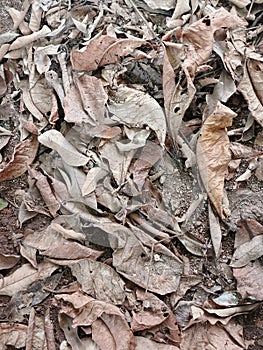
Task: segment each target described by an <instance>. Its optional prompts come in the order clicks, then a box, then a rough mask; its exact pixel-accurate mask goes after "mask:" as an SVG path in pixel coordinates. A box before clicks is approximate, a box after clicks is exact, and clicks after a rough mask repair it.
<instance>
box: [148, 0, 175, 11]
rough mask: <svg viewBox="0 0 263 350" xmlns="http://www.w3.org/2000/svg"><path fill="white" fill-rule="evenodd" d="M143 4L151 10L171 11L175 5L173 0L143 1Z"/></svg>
mask: <svg viewBox="0 0 263 350" xmlns="http://www.w3.org/2000/svg"><path fill="white" fill-rule="evenodd" d="M144 2H146V4H147V5H148V6H149V7H150V8H152V9H162V10H172V9H174V7H175V3H176V1H175V0H144ZM179 2H180V1H179Z"/></svg>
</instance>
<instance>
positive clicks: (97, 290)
mask: <svg viewBox="0 0 263 350" xmlns="http://www.w3.org/2000/svg"><path fill="white" fill-rule="evenodd" d="M70 269H71V272H72V274H73V275H74V276H75V277H76V278H77V281H78V282H79V283H80V285H81V288H82V290H83V292H85V293H87V294H88V295H91V296H92V297H94V298H95V299H97V300H101V301H105V302H107V303H113V304H116V305H118V304H122V303H123V301H124V299H125V289H124V287H125V283H124V281H123V280H122V279H121V277H120V276H119V275H118V274H117V273H116V271H115V270H114V269H113V268H112V267H110V266H108V265H106V264H102V263H100V262H98V261H92V260H83V261H80V262H78V263H76V264H74V265H71V266H70Z"/></svg>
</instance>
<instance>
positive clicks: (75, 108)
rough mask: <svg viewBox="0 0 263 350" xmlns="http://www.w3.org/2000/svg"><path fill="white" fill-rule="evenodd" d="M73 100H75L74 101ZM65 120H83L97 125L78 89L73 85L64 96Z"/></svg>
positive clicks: (76, 121)
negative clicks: (85, 109) (84, 106)
mask: <svg viewBox="0 0 263 350" xmlns="http://www.w3.org/2000/svg"><path fill="white" fill-rule="evenodd" d="M72 101H74V102H73V103H72ZM64 112H65V120H66V121H67V122H68V123H76V124H81V123H82V122H84V123H88V124H91V125H95V122H94V121H93V119H92V118H91V117H90V116H89V115H88V113H86V112H85V111H84V109H83V106H82V101H81V97H80V94H79V91H78V89H77V88H76V87H75V86H74V85H72V86H71V87H70V89H69V90H67V92H66V96H65V98H64Z"/></svg>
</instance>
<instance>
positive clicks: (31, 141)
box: [0, 136, 38, 182]
mask: <svg viewBox="0 0 263 350" xmlns="http://www.w3.org/2000/svg"><path fill="white" fill-rule="evenodd" d="M37 150H38V141H37V138H36V137H35V136H31V137H29V138H28V139H27V140H25V141H22V142H21V143H20V144H18V145H17V146H16V147H15V150H14V154H13V157H12V160H11V161H10V162H9V163H7V165H6V166H5V167H4V168H3V169H1V170H0V182H1V181H6V180H11V179H15V178H16V177H19V176H21V175H22V174H24V173H25V172H26V171H27V169H28V166H29V165H30V164H31V163H33V161H34V159H35V156H36V154H37Z"/></svg>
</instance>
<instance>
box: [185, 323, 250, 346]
mask: <svg viewBox="0 0 263 350" xmlns="http://www.w3.org/2000/svg"><path fill="white" fill-rule="evenodd" d="M234 332H235V333H236V336H234V334H233V333H234ZM240 333H242V327H241V326H240V325H234V324H233V325H232V328H231V333H229V332H228V331H227V330H226V329H224V328H223V327H220V326H219V325H210V324H209V323H208V322H207V323H197V324H195V325H193V326H191V327H190V328H189V329H187V330H185V331H183V332H182V343H181V346H180V349H181V350H189V349H207V350H210V349H211V350H212V349H221V348H222V344H224V349H225V350H242V349H245V348H246V347H245V343H244V341H243V340H242V337H241V335H240ZM236 338H237V339H236ZM237 340H238V341H239V342H237Z"/></svg>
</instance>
